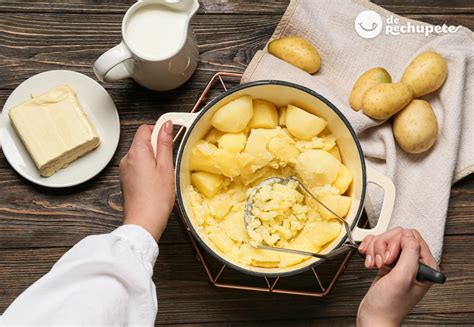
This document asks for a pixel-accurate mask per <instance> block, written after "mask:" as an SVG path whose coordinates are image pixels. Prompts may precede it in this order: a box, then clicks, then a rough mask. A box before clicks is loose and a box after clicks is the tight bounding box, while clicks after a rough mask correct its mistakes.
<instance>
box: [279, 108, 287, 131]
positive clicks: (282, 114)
mask: <svg viewBox="0 0 474 327" xmlns="http://www.w3.org/2000/svg"><path fill="white" fill-rule="evenodd" d="M278 125H280V126H286V106H284V107H280V109H278Z"/></svg>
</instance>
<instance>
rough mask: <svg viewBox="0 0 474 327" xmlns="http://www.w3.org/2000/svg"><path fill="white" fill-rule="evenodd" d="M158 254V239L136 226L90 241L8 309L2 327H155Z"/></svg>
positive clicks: (2, 318)
mask: <svg viewBox="0 0 474 327" xmlns="http://www.w3.org/2000/svg"><path fill="white" fill-rule="evenodd" d="M157 256H158V245H157V244H156V242H155V240H154V239H153V237H152V236H151V235H150V234H149V233H148V232H147V231H146V230H145V229H143V228H142V227H139V226H136V225H123V226H121V227H119V228H117V229H116V230H114V231H113V232H112V233H110V234H104V235H95V236H89V237H86V238H85V239H83V240H82V241H80V242H79V243H77V244H76V245H75V246H74V247H73V248H72V249H71V250H69V251H68V252H67V253H66V254H64V255H63V257H62V258H61V259H59V261H58V262H57V263H56V264H55V265H54V266H53V268H52V269H51V271H50V272H49V273H47V274H46V275H44V276H43V277H42V278H41V279H39V280H38V281H37V282H35V283H34V284H33V285H31V286H30V287H29V288H28V289H27V290H26V291H24V292H23V293H22V294H21V295H20V296H19V297H18V298H17V299H16V300H15V301H14V302H13V303H12V304H11V305H10V306H9V307H8V308H7V310H6V311H5V313H4V314H3V316H2V317H0V326H2V327H5V326H13V325H15V326H21V325H36V326H38V325H48V326H51V325H69V326H70V325H88V326H92V325H96V326H124V325H133V326H153V325H154V322H155V318H156V313H157V310H158V303H157V300H156V289H155V285H154V284H153V281H152V279H151V277H152V275H153V266H154V264H155V260H156V258H157ZM12 278H15V277H14V276H12Z"/></svg>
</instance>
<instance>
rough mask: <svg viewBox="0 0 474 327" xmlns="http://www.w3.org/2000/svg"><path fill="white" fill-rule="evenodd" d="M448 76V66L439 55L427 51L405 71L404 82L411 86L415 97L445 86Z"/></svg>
mask: <svg viewBox="0 0 474 327" xmlns="http://www.w3.org/2000/svg"><path fill="white" fill-rule="evenodd" d="M447 74H448V65H447V64H446V61H445V60H444V58H443V57H441V56H440V55H439V53H437V52H434V51H425V52H422V53H420V54H419V55H418V56H417V57H416V58H415V59H413V61H412V62H411V63H410V64H409V65H408V67H407V68H406V69H405V72H404V73H403V76H402V82H403V83H406V84H409V85H410V86H411V87H412V88H413V91H414V97H416V98H418V97H421V96H423V95H425V94H428V93H431V92H433V91H436V90H437V89H439V88H440V87H441V85H443V83H444V81H445V80H446V76H447Z"/></svg>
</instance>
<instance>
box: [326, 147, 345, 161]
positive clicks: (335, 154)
mask: <svg viewBox="0 0 474 327" xmlns="http://www.w3.org/2000/svg"><path fill="white" fill-rule="evenodd" d="M328 153H329V154H330V155H332V156H333V157H334V158H336V159H337V160H338V161H339V162H341V161H342V159H341V153H340V152H339V148H338V147H337V145H336V146H334V147H333V148H332V149H331V150H329V151H328Z"/></svg>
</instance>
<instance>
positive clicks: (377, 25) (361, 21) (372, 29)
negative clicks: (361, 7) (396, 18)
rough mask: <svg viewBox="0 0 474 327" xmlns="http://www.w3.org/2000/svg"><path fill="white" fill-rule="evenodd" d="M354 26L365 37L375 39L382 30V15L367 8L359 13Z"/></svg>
mask: <svg viewBox="0 0 474 327" xmlns="http://www.w3.org/2000/svg"><path fill="white" fill-rule="evenodd" d="M354 26H355V30H356V32H357V34H359V35H360V36H362V37H363V38H364V39H373V38H374V37H376V36H377V35H379V34H380V32H381V31H382V17H380V15H379V14H377V13H376V12H375V11H372V10H365V11H363V12H361V13H360V14H358V15H357V17H356V19H355V22H354Z"/></svg>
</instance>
